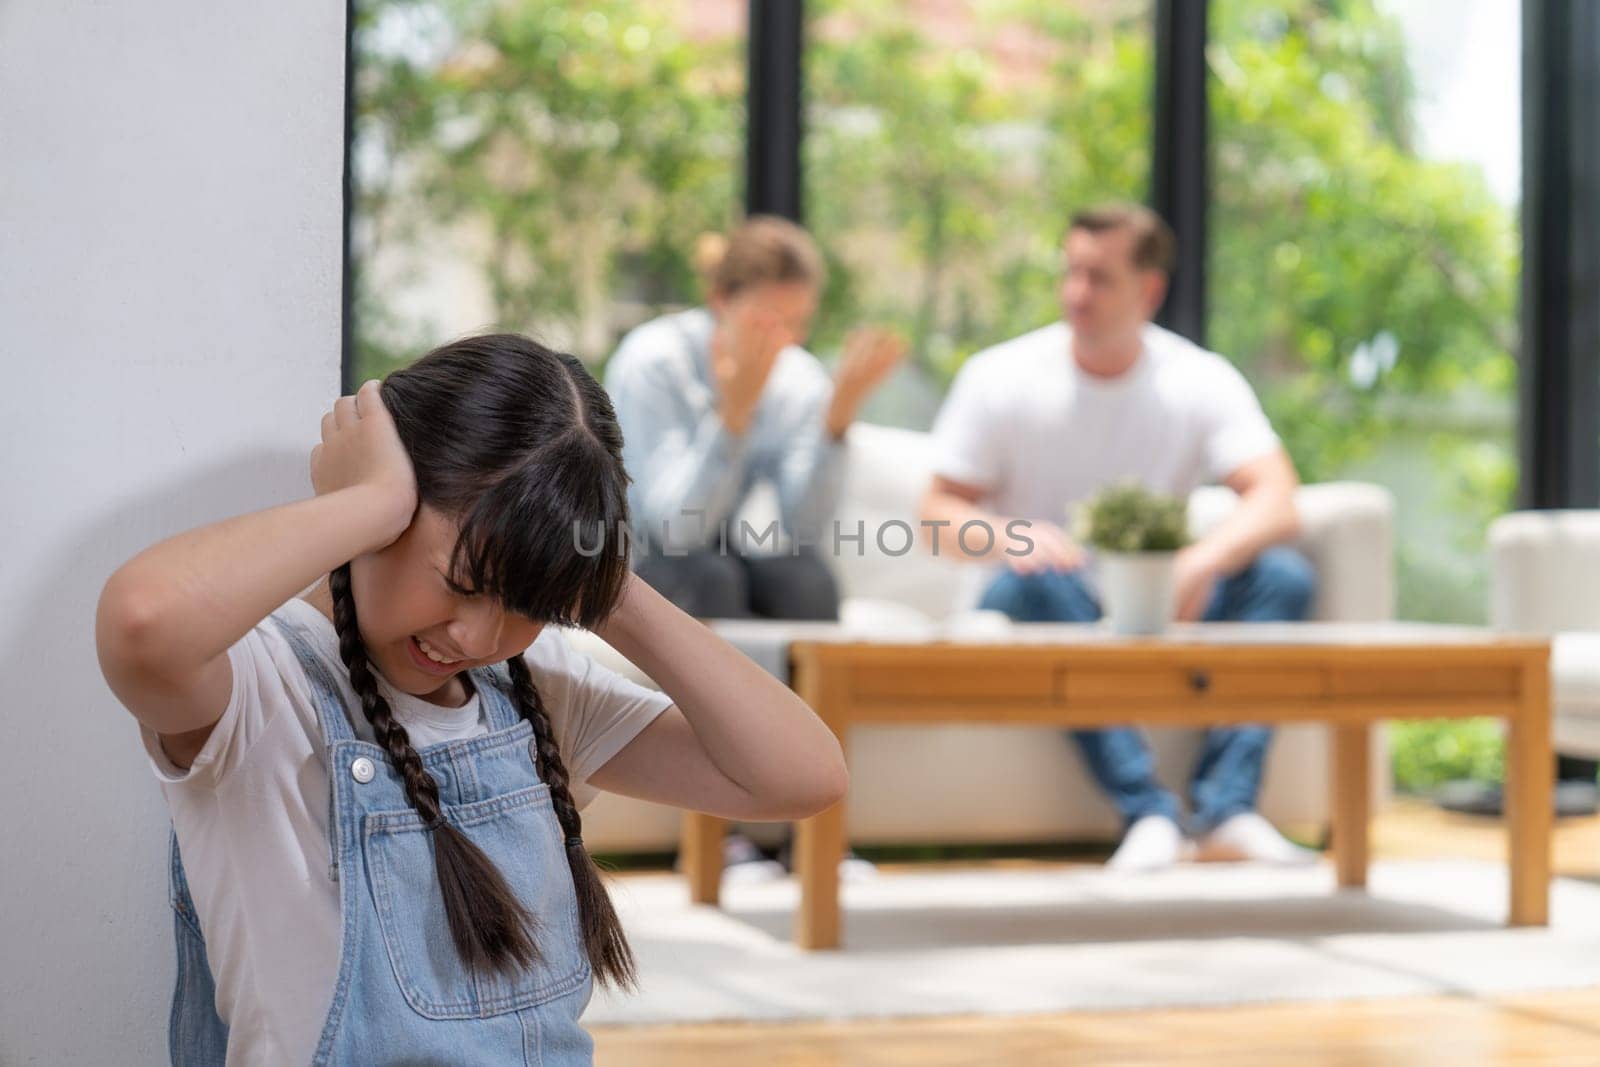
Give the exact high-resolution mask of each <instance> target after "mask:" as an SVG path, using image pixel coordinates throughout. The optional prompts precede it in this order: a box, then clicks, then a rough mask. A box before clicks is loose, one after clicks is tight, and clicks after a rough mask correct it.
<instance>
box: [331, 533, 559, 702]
mask: <svg viewBox="0 0 1600 1067" xmlns="http://www.w3.org/2000/svg"><path fill="white" fill-rule="evenodd" d="M456 533H457V529H456V524H455V523H454V522H452V521H451V520H450V519H447V518H446V517H444V516H443V515H441V514H439V513H438V512H436V511H434V510H433V509H432V508H430V507H428V506H427V505H426V504H424V505H423V506H422V507H420V508H418V509H417V516H416V518H415V519H413V520H412V522H411V525H410V526H409V527H407V528H406V532H405V533H403V534H401V535H400V538H399V539H398V540H397V541H395V542H394V543H393V544H392V545H390V546H389V547H387V548H384V549H381V550H379V551H377V552H371V553H368V554H367V555H364V556H360V557H358V558H356V559H355V560H353V561H352V562H351V564H350V588H351V592H352V593H353V594H354V596H355V600H356V608H357V617H358V619H359V621H360V624H361V639H362V640H363V641H364V642H365V643H366V646H367V655H368V656H369V657H370V658H371V660H372V663H373V665H374V666H375V667H377V669H378V670H379V671H380V672H381V673H382V674H383V676H384V677H385V678H387V679H388V680H389V682H390V684H392V685H393V686H394V687H395V688H396V689H399V690H400V691H401V692H404V693H410V694H411V695H412V696H416V697H421V698H422V699H423V700H426V701H428V702H429V703H432V704H438V705H440V706H442V707H460V706H461V705H462V704H464V703H466V700H467V697H468V692H467V688H466V686H465V685H464V684H463V683H462V681H461V678H460V674H461V672H462V671H464V670H466V669H468V668H470V667H481V666H485V665H487V664H492V663H499V662H502V661H504V660H507V659H510V658H511V657H512V656H518V655H521V654H522V653H523V652H524V651H525V650H526V649H527V647H528V646H529V645H531V644H533V641H534V638H536V637H538V636H539V632H540V631H541V630H543V629H544V623H542V622H535V621H534V620H532V619H527V618H523V617H522V616H521V615H515V614H512V613H511V612H508V611H507V610H506V609H505V608H504V607H503V606H501V605H500V604H499V603H498V602H496V601H495V600H493V599H491V598H489V597H486V596H477V595H473V594H472V592H471V591H470V590H462V589H460V588H458V587H456V586H455V584H454V583H453V582H452V581H451V580H450V571H449V567H450V555H451V552H452V551H453V550H454V549H455V545H456ZM430 652H431V653H432V655H430V654H429V653H430ZM441 660H443V661H444V662H440V661H441Z"/></svg>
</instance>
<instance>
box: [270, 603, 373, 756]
mask: <svg viewBox="0 0 1600 1067" xmlns="http://www.w3.org/2000/svg"><path fill="white" fill-rule="evenodd" d="M269 618H271V619H272V621H273V623H274V624H275V625H276V626H277V627H278V632H279V633H281V634H283V636H284V639H285V640H286V641H288V642H289V647H290V648H291V649H293V650H294V655H295V659H297V660H299V661H300V668H301V669H302V670H304V671H305V672H306V678H308V679H309V680H310V682H311V689H312V692H313V693H314V694H315V695H316V698H317V718H318V719H319V720H320V721H321V723H322V735H323V737H324V738H325V739H326V740H327V742H328V744H330V745H331V744H333V743H334V742H335V741H345V740H351V739H353V738H354V737H355V736H356V734H355V730H354V729H353V728H352V727H351V725H350V717H349V715H348V714H347V712H346V710H345V702H344V696H343V694H342V693H341V692H340V690H339V686H338V683H336V682H335V681H334V680H333V675H332V674H331V673H330V672H329V670H328V666H327V664H326V663H325V662H324V661H323V660H322V658H321V657H320V656H318V655H317V654H316V652H315V651H314V647H315V646H314V645H313V644H312V641H311V637H310V635H309V634H308V633H307V632H306V631H305V630H304V629H303V628H302V627H300V626H298V625H296V624H295V623H291V622H285V621H284V620H282V619H279V618H277V617H275V616H269Z"/></svg>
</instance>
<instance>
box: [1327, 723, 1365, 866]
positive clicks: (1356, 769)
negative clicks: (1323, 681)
mask: <svg viewBox="0 0 1600 1067" xmlns="http://www.w3.org/2000/svg"><path fill="white" fill-rule="evenodd" d="M1329 729H1330V730H1331V731H1332V733H1333V773H1332V775H1331V778H1332V781H1331V782H1330V783H1329V788H1330V789H1331V790H1332V791H1333V796H1332V798H1331V799H1332V801H1333V805H1332V807H1333V862H1334V869H1335V871H1336V872H1337V874H1338V879H1339V885H1340V887H1341V888H1345V889H1361V888H1364V887H1365V886H1366V884H1367V859H1368V842H1367V831H1368V823H1369V820H1370V818H1371V814H1372V812H1371V806H1372V726H1371V724H1369V723H1356V724H1339V725H1335V726H1331V727H1329Z"/></svg>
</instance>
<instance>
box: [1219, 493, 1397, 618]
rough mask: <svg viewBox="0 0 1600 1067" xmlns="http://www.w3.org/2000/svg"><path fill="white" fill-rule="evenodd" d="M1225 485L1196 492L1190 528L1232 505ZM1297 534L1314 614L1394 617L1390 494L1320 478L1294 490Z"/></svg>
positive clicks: (1233, 498) (1232, 498)
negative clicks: (1311, 582)
mask: <svg viewBox="0 0 1600 1067" xmlns="http://www.w3.org/2000/svg"><path fill="white" fill-rule="evenodd" d="M1237 500H1238V497H1237V496H1235V494H1234V493H1233V492H1232V491H1230V490H1228V489H1221V488H1215V487H1213V488H1207V489H1202V490H1200V491H1199V492H1197V493H1196V494H1195V495H1194V497H1193V498H1192V499H1191V502H1190V507H1189V526H1190V529H1191V530H1192V531H1193V532H1194V533H1195V535H1196V536H1199V535H1202V534H1204V533H1205V532H1206V531H1207V530H1208V529H1210V528H1211V527H1212V526H1214V525H1216V524H1217V523H1218V522H1220V521H1221V520H1222V519H1223V518H1224V517H1225V516H1226V515H1227V514H1228V512H1229V511H1231V510H1232V509H1233V507H1234V506H1235V504H1236V502H1237ZM1295 506H1296V507H1297V508H1298V509H1299V511H1300V526H1301V529H1300V538H1299V540H1298V541H1297V542H1296V545H1295V547H1297V548H1298V549H1300V551H1302V552H1304V553H1305V554H1306V558H1307V559H1309V560H1310V561H1311V565H1312V567H1313V568H1314V569H1315V570H1316V574H1317V598H1316V604H1315V607H1314V609H1313V616H1314V617H1315V618H1317V619H1319V620H1322V621H1324V622H1380V621H1383V620H1386V619H1392V618H1394V605H1395V575H1394V497H1393V496H1392V495H1391V494H1390V493H1389V491H1388V490H1387V489H1384V488H1383V487H1382V486H1377V485H1371V484H1368V483H1366V482H1324V483H1320V484H1317V485H1305V486H1301V487H1300V489H1299V490H1297V491H1296V493H1295Z"/></svg>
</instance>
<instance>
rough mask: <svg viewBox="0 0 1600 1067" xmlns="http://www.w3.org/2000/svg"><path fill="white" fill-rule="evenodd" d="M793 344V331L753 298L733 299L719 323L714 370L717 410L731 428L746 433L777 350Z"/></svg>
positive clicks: (713, 345)
mask: <svg viewBox="0 0 1600 1067" xmlns="http://www.w3.org/2000/svg"><path fill="white" fill-rule="evenodd" d="M793 343H794V336H793V333H792V331H791V330H790V329H789V328H788V327H787V326H786V325H784V323H783V322H782V321H781V320H780V319H779V318H778V317H777V316H776V315H774V314H773V313H772V312H770V311H768V310H766V309H765V308H763V307H761V306H760V305H759V304H757V303H756V302H755V301H753V300H738V301H735V302H733V304H732V305H731V306H730V308H729V311H728V314H727V315H726V316H725V317H724V318H723V319H722V321H720V322H718V323H717V328H716V332H715V333H714V334H713V335H712V337H711V373H712V377H713V378H714V379H715V380H716V383H717V413H718V414H719V415H721V416H722V422H723V424H724V425H725V426H727V427H728V429H729V430H731V431H732V432H734V433H736V434H743V433H744V432H745V431H747V430H748V429H749V428H750V421H751V420H752V419H753V418H755V413H756V405H757V404H759V403H760V402H761V390H762V389H764V388H766V384H767V378H768V377H769V376H771V374H772V368H773V366H774V364H776V363H777V362H778V353H780V352H782V351H783V350H784V348H785V347H786V346H788V345H790V344H793Z"/></svg>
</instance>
